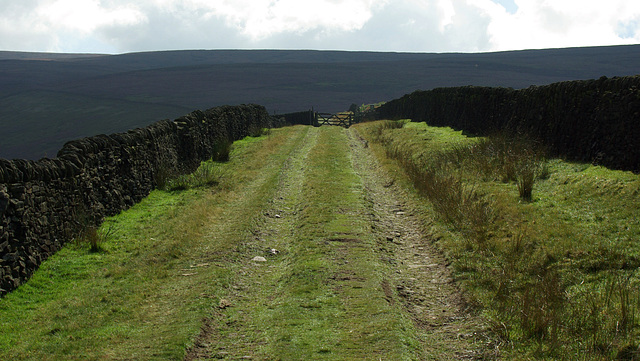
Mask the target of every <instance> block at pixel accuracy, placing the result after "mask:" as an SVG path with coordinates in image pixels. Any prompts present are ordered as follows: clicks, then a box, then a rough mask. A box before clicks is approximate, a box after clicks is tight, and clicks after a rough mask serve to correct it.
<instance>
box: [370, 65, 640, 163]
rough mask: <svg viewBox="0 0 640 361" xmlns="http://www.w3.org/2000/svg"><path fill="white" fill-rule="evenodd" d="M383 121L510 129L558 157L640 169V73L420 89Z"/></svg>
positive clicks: (479, 130)
mask: <svg viewBox="0 0 640 361" xmlns="http://www.w3.org/2000/svg"><path fill="white" fill-rule="evenodd" d="M378 116H379V117H380V118H387V119H393V118H396V119H399V118H410V119H412V120H413V121H426V122H427V123H429V124H430V125H435V126H450V127H453V128H456V129H461V130H465V131H467V132H470V133H473V134H478V135H490V134H492V133H496V132H501V131H505V130H507V131H509V132H517V133H524V134H527V135H529V136H531V137H534V138H536V139H538V140H540V141H541V142H542V143H544V144H545V145H546V146H547V147H548V149H549V150H550V151H551V153H552V154H554V155H558V156H562V157H566V158H567V159H572V160H578V161H586V162H594V163H598V164H602V165H605V166H608V167H611V168H616V169H623V170H631V171H634V172H640V146H639V140H640V76H628V77H616V78H606V77H602V78H600V79H594V80H580V81H567V82H560V83H554V84H550V85H546V86H532V87H530V88H527V89H521V90H513V89H509V88H490V87H475V86H468V87H455V88H438V89H433V90H429V91H416V92H414V93H411V94H407V95H405V96H403V97H402V98H399V99H396V100H393V101H391V102H388V103H386V104H385V105H383V106H382V107H381V108H380V109H379V115H378Z"/></svg>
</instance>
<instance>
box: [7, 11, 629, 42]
mask: <svg viewBox="0 0 640 361" xmlns="http://www.w3.org/2000/svg"><path fill="white" fill-rule="evenodd" d="M639 42H640V1H629V0H607V1H606V2H602V1H601V0H307V1H300V0H138V1H136V2H132V1H130V0H20V1H13V0H0V49H6V50H39V51H43V50H45V51H67V52H70V51H75V52H78V51H99V49H104V50H102V51H109V52H127V51H139V50H160V49H185V48H211V49H215V48H317V49H348V50H388V51H424V52H445V51H467V52H473V51H491V50H510V49H525V48H550V47H568V46H586V45H613V44H628V43H639Z"/></svg>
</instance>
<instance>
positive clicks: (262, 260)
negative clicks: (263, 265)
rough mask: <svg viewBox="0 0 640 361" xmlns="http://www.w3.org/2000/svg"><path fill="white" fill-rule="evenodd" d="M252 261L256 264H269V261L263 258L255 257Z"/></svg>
mask: <svg viewBox="0 0 640 361" xmlns="http://www.w3.org/2000/svg"><path fill="white" fill-rule="evenodd" d="M252 261H254V262H267V259H266V258H264V257H262V256H255V257H253V259H252Z"/></svg>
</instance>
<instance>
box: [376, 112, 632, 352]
mask: <svg viewBox="0 0 640 361" xmlns="http://www.w3.org/2000/svg"><path fill="white" fill-rule="evenodd" d="M370 126H371V127H376V125H375V124H373V125H370ZM368 131H369V134H370V135H369V136H370V137H371V140H373V141H377V142H378V143H379V144H381V145H382V147H383V149H384V150H385V151H386V154H387V156H388V157H390V158H393V159H396V160H397V161H398V163H399V164H400V165H401V166H402V167H403V168H404V169H405V171H406V173H407V175H408V176H409V177H410V179H411V180H412V182H413V184H414V186H415V188H416V189H417V190H418V191H419V192H420V193H421V194H422V195H424V196H425V198H427V199H428V200H429V202H430V203H431V204H432V208H433V210H434V211H435V213H436V214H437V215H438V217H439V218H440V219H441V220H442V221H444V222H445V224H448V225H449V226H450V227H451V228H452V229H453V230H455V231H457V232H458V234H459V235H460V237H459V238H456V240H458V242H459V241H462V242H463V243H462V244H463V245H464V247H458V246H456V245H452V244H448V243H447V244H443V245H442V246H443V247H445V248H446V252H447V253H448V254H449V256H450V257H451V258H452V262H453V267H454V269H456V270H457V272H458V278H459V279H460V280H461V281H463V282H464V284H465V285H467V286H466V287H468V289H469V291H470V294H471V295H473V297H475V298H476V299H475V300H473V301H474V302H477V303H479V304H481V305H482V308H483V309H484V310H485V312H487V314H488V315H493V316H490V317H492V318H493V319H494V321H495V326H496V327H495V329H494V331H495V333H496V335H499V336H502V339H503V341H504V342H505V343H511V344H512V345H515V344H516V343H518V344H519V345H520V346H519V347H521V348H520V349H521V350H522V347H523V346H522V345H528V346H524V348H525V350H526V352H528V354H529V355H530V356H533V357H535V358H538V357H540V358H545V357H552V358H557V359H576V358H580V359H586V360H591V359H625V360H640V348H639V343H640V341H639V339H638V336H639V335H640V280H639V279H638V272H637V270H638V268H639V267H640V260H639V259H638V257H635V256H632V255H626V254H624V251H622V250H620V251H617V250H613V249H609V248H607V249H606V250H604V249H601V250H600V251H598V250H591V249H590V248H589V245H575V243H572V244H573V245H575V246H574V247H580V248H577V250H576V251H574V252H576V254H566V252H567V251H565V254H562V253H558V250H559V249H561V247H559V248H557V249H556V248H553V245H550V244H549V243H548V240H547V239H546V237H549V234H547V233H545V231H546V230H545V229H544V228H545V226H544V225H537V224H536V221H537V219H536V218H527V214H526V213H525V214H523V213H518V212H519V211H517V209H518V207H520V208H522V207H525V208H526V207H531V206H532V205H533V204H534V203H531V202H532V201H533V200H534V197H533V195H534V185H535V184H536V183H537V182H538V181H540V180H543V179H548V178H549V177H550V176H551V170H550V168H549V165H548V162H547V161H546V159H545V152H544V150H543V148H542V147H540V146H539V145H538V144H537V143H535V142H532V141H530V140H528V139H526V138H522V137H515V136H505V135H501V136H494V137H489V138H482V139H477V138H475V139H469V138H465V139H464V140H463V141H460V142H458V143H456V142H455V141H452V140H451V139H446V137H447V136H448V135H447V134H445V135H442V134H436V133H429V132H424V131H420V130H418V129H417V128H416V129H402V130H399V131H394V130H393V128H389V127H388V126H387V125H386V124H384V123H382V124H379V125H377V128H372V129H370V130H368ZM433 131H434V132H439V130H433ZM444 133H446V132H444ZM431 137H433V139H430V138H431ZM439 137H440V138H439ZM458 137H459V138H461V139H462V138H464V137H463V136H461V135H460V136H458ZM421 147H422V148H421ZM488 184H492V185H491V186H488ZM510 184H513V185H514V186H515V187H516V189H517V191H518V195H519V198H518V199H519V200H521V201H523V202H517V199H511V200H509V198H508V197H504V196H500V197H498V196H496V194H495V193H493V192H495V190H496V189H505V188H504V187H505V185H506V186H507V187H509V186H510ZM481 190H483V191H481ZM483 192H484V193H483ZM565 198H566V197H565ZM505 202H506V203H505ZM509 202H511V203H509ZM516 206H518V207H516ZM550 228H551V227H550ZM559 229H560V228H559ZM563 232H565V231H564V230H563ZM566 232H567V234H570V231H569V230H567V231H566ZM447 242H450V241H447ZM572 242H575V241H572ZM457 244H460V243H457ZM568 352H569V353H568Z"/></svg>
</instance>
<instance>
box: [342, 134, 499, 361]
mask: <svg viewBox="0 0 640 361" xmlns="http://www.w3.org/2000/svg"><path fill="white" fill-rule="evenodd" d="M348 134H349V142H350V147H351V150H352V155H353V158H352V159H353V167H354V169H355V170H356V172H357V173H358V174H359V175H360V177H361V178H362V180H363V184H364V187H365V188H366V194H367V197H368V199H369V202H370V203H371V205H372V213H371V214H370V217H371V224H372V230H373V232H375V233H376V234H377V235H378V238H379V239H380V249H379V250H380V251H381V252H380V257H381V258H382V259H383V260H384V261H386V262H389V263H391V264H392V265H393V268H394V273H393V277H392V279H391V280H390V281H389V282H390V283H389V284H388V285H387V286H386V287H385V293H389V294H391V293H393V292H395V294H396V295H397V297H398V299H399V300H400V302H401V303H402V305H403V308H404V310H405V312H406V313H407V314H408V315H409V316H410V317H411V319H412V321H413V322H414V324H415V325H416V326H417V327H418V328H419V329H420V330H421V331H422V336H421V337H422V341H423V345H424V357H425V359H430V360H431V359H441V360H450V359H488V358H493V356H492V352H491V350H489V349H487V345H488V344H490V340H489V339H488V338H486V337H485V334H486V323H485V322H484V321H483V320H481V319H480V318H479V317H478V316H476V315H474V314H473V313H472V312H470V310H469V309H468V307H467V305H466V302H465V300H464V297H463V296H462V293H461V291H460V289H459V288H458V287H457V286H456V284H455V282H454V280H453V278H452V275H451V272H450V271H449V269H448V268H447V262H446V259H445V258H444V257H443V256H442V255H441V254H440V253H439V252H438V251H437V250H436V249H435V248H434V246H433V245H432V244H431V240H430V237H429V236H428V232H427V231H426V225H425V220H424V219H422V217H421V216H420V212H419V207H418V206H417V203H416V202H417V201H416V199H414V198H413V197H412V196H411V195H409V194H408V193H407V191H406V190H404V189H403V188H402V187H401V186H399V185H398V184H397V183H396V180H395V178H394V176H393V175H391V174H388V173H387V172H386V171H385V169H384V168H383V167H382V166H381V165H380V164H379V162H378V160H377V159H376V158H375V156H374V154H373V152H371V151H370V149H369V148H368V143H367V141H366V140H364V139H363V138H362V137H361V136H360V135H359V134H358V132H357V130H355V129H353V128H351V129H350V130H349V131H348Z"/></svg>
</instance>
